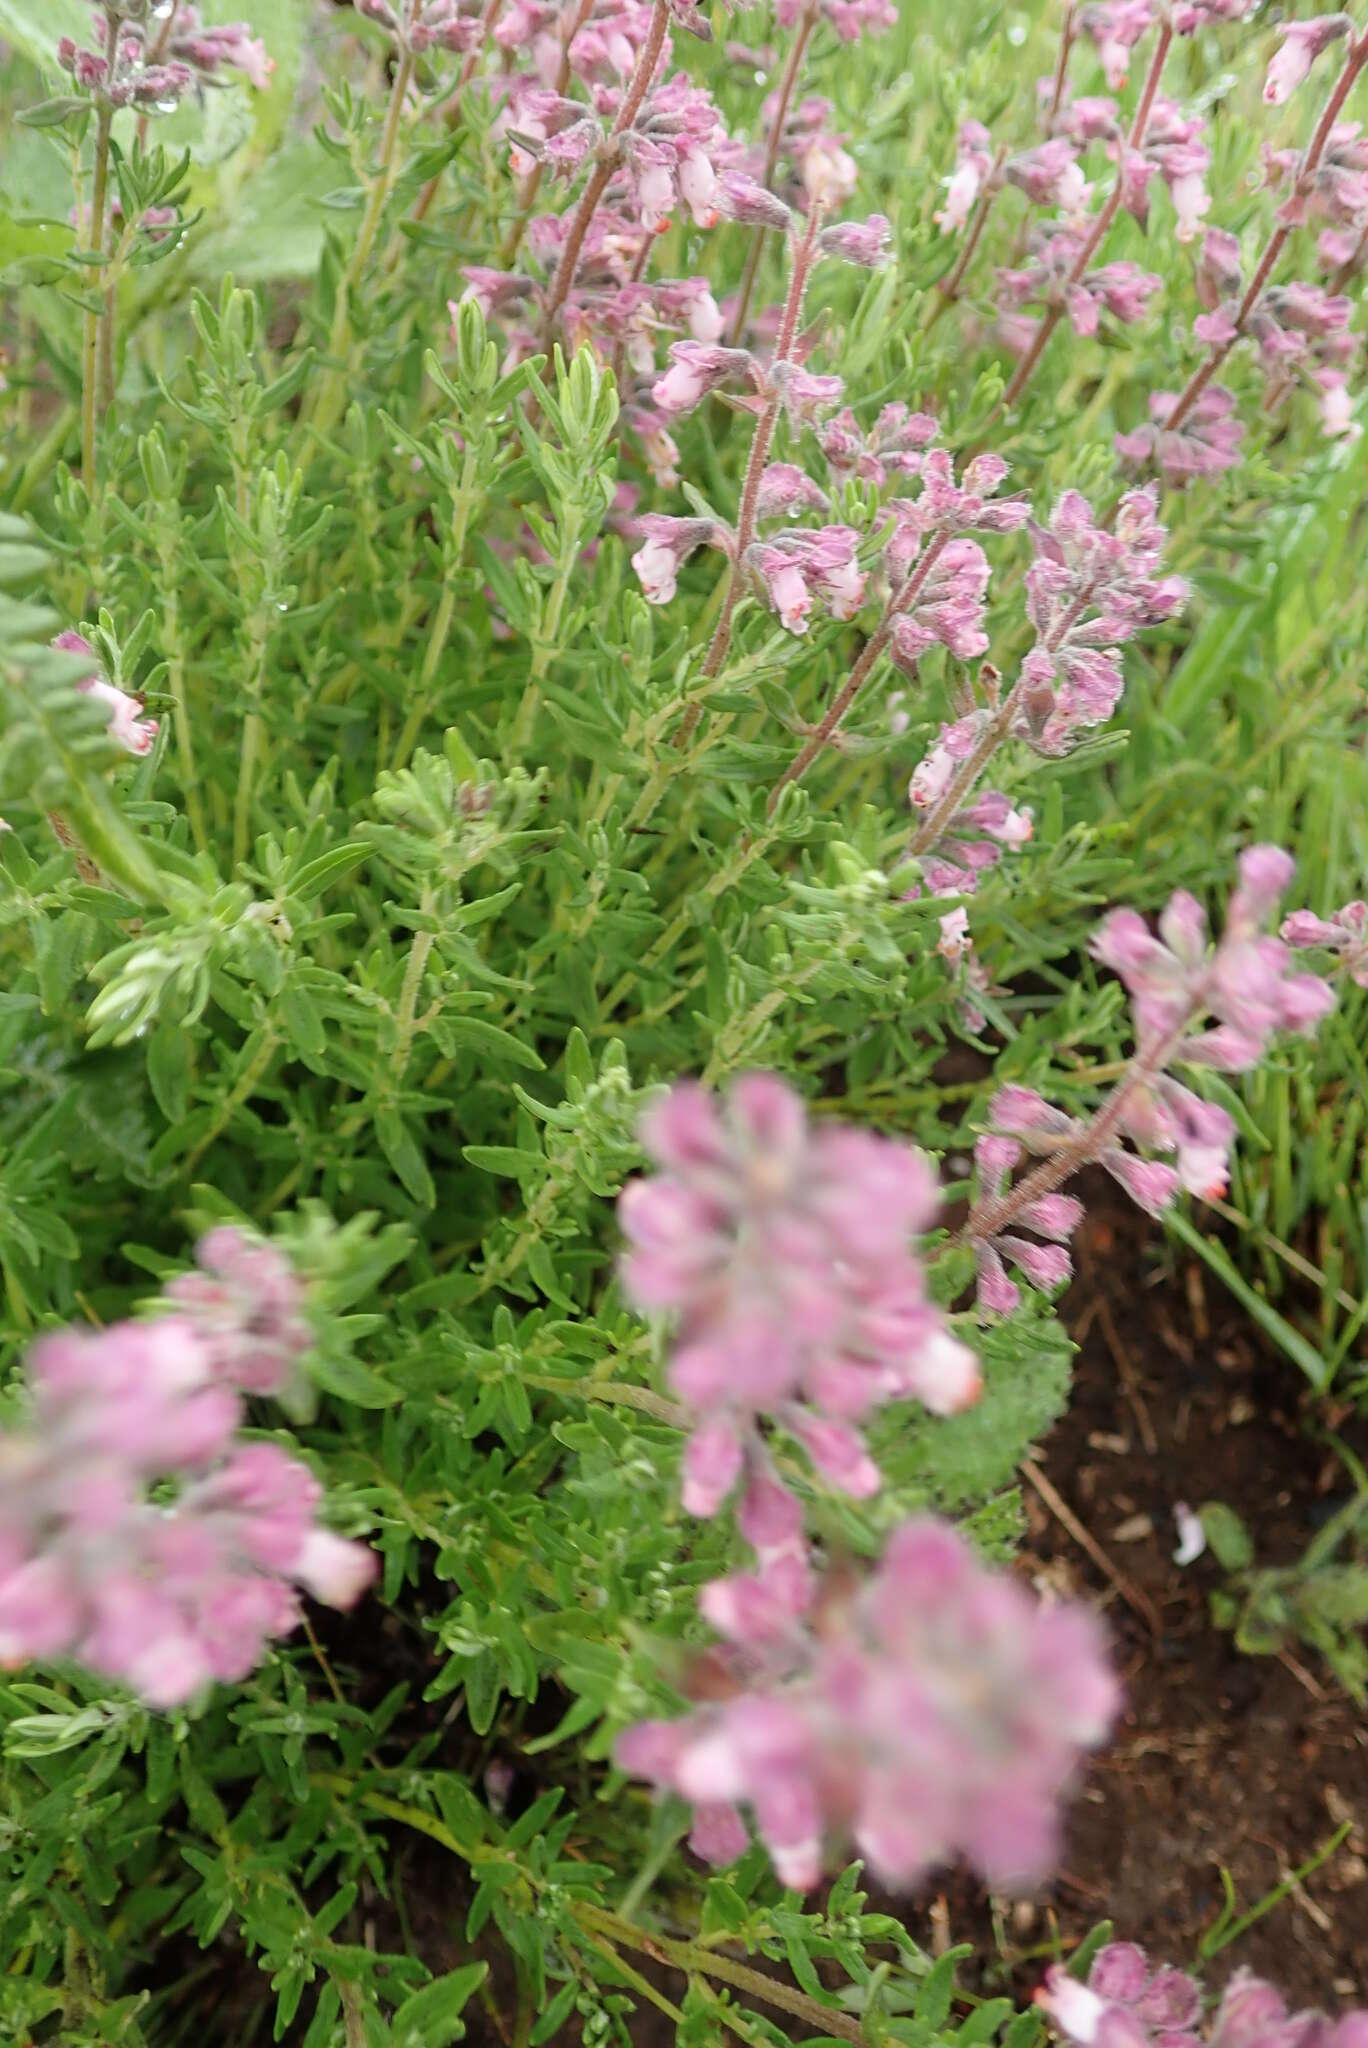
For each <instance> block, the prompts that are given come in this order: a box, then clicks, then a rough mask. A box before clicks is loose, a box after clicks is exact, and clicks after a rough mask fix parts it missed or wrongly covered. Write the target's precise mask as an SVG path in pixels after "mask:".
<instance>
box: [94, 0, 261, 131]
mask: <svg viewBox="0 0 1368 2048" xmlns="http://www.w3.org/2000/svg"><path fill="white" fill-rule="evenodd" d="M145 13H146V9H145V8H144V7H141V6H138V7H135V6H132V5H129V4H127V0H116V4H114V5H103V6H100V7H97V8H96V9H95V11H94V18H93V32H94V37H95V42H96V44H97V45H98V48H96V49H89V48H85V47H83V46H82V45H80V44H78V43H76V42H74V41H73V40H72V38H71V37H70V36H62V37H61V38H60V40H59V41H58V44H57V62H58V63H59V64H60V65H61V67H62V69H63V71H65V72H67V73H69V74H70V76H71V78H72V79H73V80H74V82H75V84H76V85H77V86H78V87H79V88H80V89H81V91H82V92H88V93H89V94H90V96H91V98H92V99H96V100H102V101H103V102H104V103H105V104H106V105H107V106H109V107H136V108H137V109H138V110H139V112H140V113H143V114H148V113H170V112H171V111H172V109H173V108H174V107H175V106H176V105H177V103H178V102H179V101H180V100H181V99H183V98H184V96H185V94H186V93H187V92H189V91H190V90H191V89H192V88H193V87H202V86H206V85H222V84H224V83H225V77H224V74H225V73H226V72H230V71H236V72H239V73H241V75H242V76H243V77H244V78H245V79H246V80H247V82H248V84H250V85H253V86H255V87H257V88H258V89H264V88H265V87H266V86H267V85H268V84H269V83H270V76H271V72H272V70H273V69H274V66H273V64H272V60H271V58H270V57H269V55H268V54H267V51H266V46H265V44H264V43H263V42H262V41H261V39H260V38H259V37H257V36H254V35H253V34H252V31H251V28H250V26H249V24H248V23H247V22H245V21H233V22H223V23H218V24H214V25H209V24H206V23H205V22H203V21H201V19H200V16H199V13H198V11H197V9H195V8H194V7H191V6H182V7H178V8H176V9H173V10H171V11H170V12H169V13H166V12H164V11H162V10H157V12H156V13H155V14H154V16H153V18H152V20H151V21H150V23H149V22H148V21H146V20H144V19H143V16H144V14H145Z"/></svg>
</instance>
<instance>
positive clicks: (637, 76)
mask: <svg viewBox="0 0 1368 2048" xmlns="http://www.w3.org/2000/svg"><path fill="white" fill-rule="evenodd" d="M669 20H670V10H669V7H668V5H667V4H666V0H655V5H654V7H653V8H652V10H651V26H650V28H649V29H648V30H647V31H646V40H645V42H644V43H643V44H642V46H641V55H640V56H639V57H638V58H637V63H636V69H635V71H634V72H633V73H632V76H631V79H630V81H629V83H628V86H627V90H626V92H625V93H624V94H623V97H622V105H621V106H620V107H619V108H618V111H617V119H616V120H615V121H614V123H613V126H612V130H611V132H610V134H609V136H608V140H607V142H606V143H605V144H604V150H603V155H602V157H601V159H600V160H599V162H598V164H597V165H596V167H595V169H594V172H593V175H592V176H591V178H590V180H589V183H588V184H587V185H586V186H585V188H584V190H583V192H581V194H580V199H579V205H578V206H577V207H576V208H575V212H574V217H573V219H572V220H571V222H570V232H569V234H568V235H567V236H566V238H565V247H564V248H563V249H562V250H561V259H560V262H559V263H558V264H557V266H556V275H555V277H554V279H553V280H552V284H551V295H550V297H549V299H548V300H547V305H546V316H545V319H544V322H543V326H542V333H543V337H544V339H545V340H546V342H547V344H548V345H549V344H550V342H551V340H552V337H553V335H554V332H555V326H556V322H557V320H558V319H559V318H560V311H561V307H562V306H563V305H564V304H565V302H566V300H567V299H568V298H569V296H570V290H571V287H572V286H573V284H574V282H575V272H576V270H577V269H578V268H579V259H580V250H581V249H582V248H583V247H584V238H585V236H586V235H587V234H588V232H589V224H590V222H591V221H592V220H593V218H594V214H595V212H596V211H597V209H598V203H599V201H600V199H602V197H603V195H604V193H605V192H606V191H607V189H608V181H609V179H610V178H611V177H612V175H613V173H614V171H615V170H616V169H617V167H618V161H619V157H620V153H621V152H620V150H619V147H618V140H619V137H620V136H621V135H623V134H624V133H625V131H626V130H627V129H628V128H630V127H631V125H632V123H633V121H635V119H636V117H637V115H638V114H639V113H640V111H641V103H642V101H643V100H644V99H645V97H646V95H647V93H648V92H649V91H650V87H651V81H652V79H653V78H654V77H655V73H656V66H657V65H658V64H659V62H660V52H661V50H662V48H663V47H664V43H665V31H666V29H667V28H668V26H669Z"/></svg>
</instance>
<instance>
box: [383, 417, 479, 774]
mask: <svg viewBox="0 0 1368 2048" xmlns="http://www.w3.org/2000/svg"><path fill="white" fill-rule="evenodd" d="M474 506H475V453H474V450H473V449H472V448H470V447H467V449H466V452H465V459H464V461H463V463H462V466H461V481H460V483H459V485H458V486H457V490H456V495H455V497H454V499H453V501H452V522H451V539H450V541H449V543H448V546H447V550H446V554H445V556H444V559H443V569H442V579H443V580H442V595H441V597H440V599H439V600H438V604H437V610H436V612H435V614H434V615H433V620H432V631H431V632H430V633H429V635H428V644H427V649H426V652H425V653H424V655H423V666H422V668H421V669H420V670H419V673H418V694H417V695H416V697H415V698H414V700H413V703H412V705H411V706H410V709H409V715H408V717H407V718H406V719H405V721H404V729H403V731H402V732H401V733H400V735H399V739H398V743H397V745H396V746H395V749H394V756H393V759H392V760H391V762H390V767H391V768H392V769H396V768H402V767H403V765H404V763H405V762H406V761H407V760H408V757H409V755H410V754H411V753H412V752H413V749H414V747H415V746H416V745H417V742H418V735H419V733H420V732H421V731H422V729H423V725H424V722H425V720H426V718H427V715H428V709H429V706H430V704H431V700H432V685H433V682H434V680H435V678H436V675H437V670H438V667H439V666H440V663H441V659H442V656H443V654H444V653H445V651H446V644H447V636H448V634H449V633H450V631H451V621H452V619H453V618H454V616H455V613H456V589H455V583H454V578H455V577H456V575H457V574H458V572H459V570H460V567H461V562H462V559H463V557H464V555H465V543H466V530H467V528H468V527H469V525H470V515H471V512H472V511H473V510H474Z"/></svg>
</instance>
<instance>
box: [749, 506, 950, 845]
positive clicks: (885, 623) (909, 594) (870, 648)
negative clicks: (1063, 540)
mask: <svg viewBox="0 0 1368 2048" xmlns="http://www.w3.org/2000/svg"><path fill="white" fill-rule="evenodd" d="M949 538H950V536H949V534H948V533H938V534H937V535H936V536H935V538H934V539H933V540H932V541H931V542H930V544H929V546H928V547H927V550H926V553H925V554H924V555H923V556H922V558H921V560H920V561H919V562H918V563H917V565H916V567H915V568H914V569H913V570H912V572H911V574H910V575H908V576H907V577H906V578H905V579H904V580H903V582H902V583H901V584H899V586H898V588H897V590H896V591H895V592H894V594H893V596H892V597H891V598H890V599H889V601H888V604H887V606H886V608H885V610H884V615H883V617H882V618H881V619H880V621H879V623H878V625H877V626H876V627H875V628H874V631H873V632H872V633H871V634H870V636H869V638H868V640H866V642H865V644H864V646H863V648H862V649H861V650H860V654H859V657H858V659H857V660H856V662H855V665H854V667H853V668H852V669H851V671H850V674H849V675H848V676H847V677H846V679H845V682H844V683H843V684H842V686H841V688H840V689H839V690H838V691H837V693H836V695H835V696H834V697H833V698H832V700H831V703H830V704H829V705H828V707H827V710H826V713H825V715H824V717H823V718H822V721H821V723H820V724H819V725H818V727H817V729H816V731H815V732H814V733H813V734H812V735H811V737H810V738H809V739H808V740H807V741H806V742H805V743H804V745H803V747H802V750H801V751H800V752H799V753H798V754H796V755H795V756H794V758H793V759H792V760H791V761H790V762H789V765H788V767H787V768H786V769H785V770H784V772H783V774H782V775H781V776H780V777H779V780H778V781H777V782H776V783H775V785H774V787H773V789H772V790H771V791H770V793H769V801H768V803H767V804H766V806H765V809H766V812H767V814H769V815H771V816H772V815H773V812H774V807H775V805H776V804H777V803H778V801H779V799H780V797H781V796H782V795H783V792H784V791H785V790H786V789H787V788H788V786H789V784H790V783H791V782H800V781H801V780H802V778H803V776H805V775H806V774H807V772H808V769H809V768H810V767H811V766H812V764H813V762H814V761H815V760H816V759H817V756H818V755H819V754H820V753H821V751H822V749H823V747H825V746H826V745H827V743H828V741H829V740H830V739H831V736H832V734H833V733H834V732H836V730H837V729H838V727H839V726H840V725H841V724H842V722H843V721H844V719H845V716H846V713H847V712H848V711H849V710H850V707H851V705H852V704H853V703H854V702H855V699H856V698H857V697H858V696H859V694H860V692H861V690H862V689H863V688H864V686H865V684H866V682H868V680H869V677H870V674H871V672H872V670H873V668H874V664H875V663H876V662H877V661H878V659H879V656H880V655H881V654H882V653H883V651H884V649H885V648H886V647H887V645H888V643H889V641H890V639H891V638H892V636H893V627H894V625H895V624H896V622H897V620H898V617H899V616H900V614H901V613H903V612H905V611H907V610H908V608H909V606H911V605H913V604H915V602H916V600H917V596H918V594H919V593H920V591H921V590H922V588H923V586H924V585H925V582H926V579H927V577H928V576H929V575H930V573H931V571H932V569H933V568H934V567H935V565H936V560H937V557H938V556H939V554H940V552H941V549H942V548H943V547H944V546H945V544H946V542H947V541H948V540H949Z"/></svg>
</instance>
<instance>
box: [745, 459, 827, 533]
mask: <svg viewBox="0 0 1368 2048" xmlns="http://www.w3.org/2000/svg"><path fill="white" fill-rule="evenodd" d="M827 505H828V501H827V495H826V492H825V491H823V490H822V489H821V488H820V487H819V486H818V485H817V484H815V483H814V482H813V480H812V478H811V477H810V476H809V475H808V474H807V473H806V471H805V470H801V469H799V468H798V467H797V465H796V464H795V463H792V462H771V463H770V464H769V465H768V467H767V468H766V469H765V470H764V472H763V473H762V475H761V478H760V489H759V492H758V493H757V496H756V506H755V515H756V518H757V519H780V518H784V519H792V518H793V516H794V515H795V513H798V512H825V511H826V510H827Z"/></svg>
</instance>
